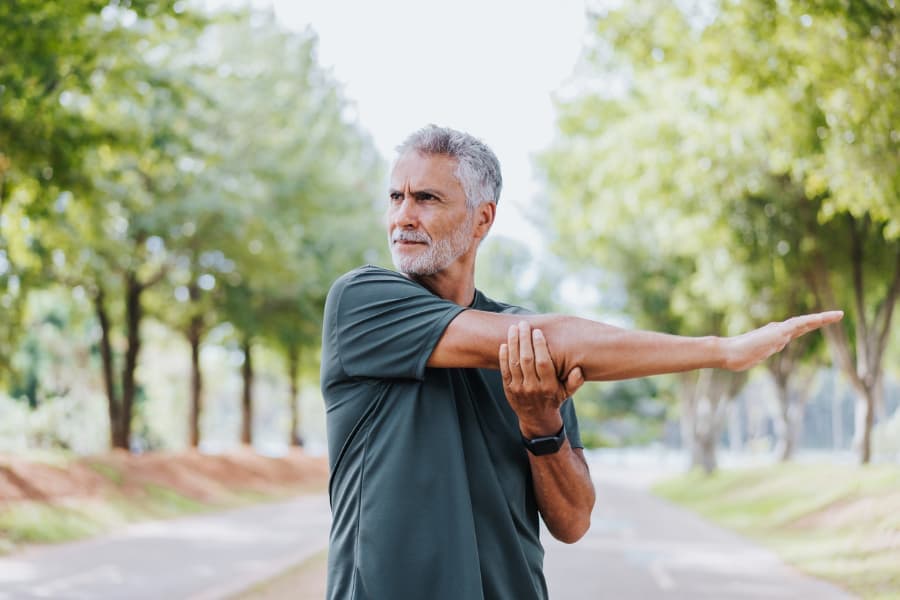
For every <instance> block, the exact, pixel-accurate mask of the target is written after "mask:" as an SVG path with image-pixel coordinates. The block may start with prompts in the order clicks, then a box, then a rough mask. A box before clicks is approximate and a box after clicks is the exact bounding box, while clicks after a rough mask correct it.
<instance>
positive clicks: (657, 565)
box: [0, 464, 852, 600]
mask: <svg viewBox="0 0 900 600" xmlns="http://www.w3.org/2000/svg"><path fill="white" fill-rule="evenodd" d="M592 473H593V475H594V479H595V482H596V485H597V505H596V507H595V510H594V514H593V519H592V526H591V530H590V532H588V534H587V535H586V536H585V538H584V539H582V540H581V541H580V542H578V543H577V544H574V545H565V544H561V543H559V542H556V541H554V540H553V539H552V538H551V537H550V536H549V535H548V534H546V532H544V536H543V539H544V540H545V545H546V550H547V554H546V559H545V570H546V576H547V581H548V585H549V587H550V594H551V598H552V599H553V600H574V599H578V600H583V599H594V598H615V599H631V598H634V599H639V600H653V599H665V600H679V599H692V600H694V599H701V600H702V599H706V598H709V599H716V600H729V599H736V600H744V599H769V598H771V599H783V598H784V599H787V598H801V599H805V598H815V599H816V600H846V599H848V598H852V596H850V595H848V594H846V593H844V592H842V591H841V590H839V589H837V588H835V587H833V586H831V585H828V584H825V583H823V582H820V581H817V580H814V579H811V578H809V577H806V576H804V575H802V574H800V573H798V572H797V571H795V570H793V569H791V568H789V567H786V566H785V565H784V564H783V563H781V561H779V560H778V558H777V557H775V555H773V554H772V553H770V552H768V551H766V550H764V549H762V548H760V547H759V546H757V545H755V544H753V543H751V542H749V541H747V540H745V539H742V538H740V537H739V536H736V535H734V534H731V533H729V532H726V531H723V530H722V529H720V528H718V527H716V526H714V525H712V524H710V523H708V522H706V521H704V520H703V519H701V518H699V517H697V516H695V515H694V514H692V513H690V512H688V511H685V510H682V509H680V508H677V507H675V506H672V505H670V504H668V503H666V502H664V501H662V500H659V499H657V498H655V497H653V496H652V495H651V494H649V493H648V492H647V491H646V487H647V484H648V483H649V482H650V481H652V480H653V479H654V478H655V476H656V473H653V472H650V471H648V470H647V469H642V468H636V467H634V466H630V465H625V466H622V465H619V466H611V465H608V464H592ZM328 524H329V511H328V501H327V498H326V497H325V496H322V495H317V496H306V497H301V498H298V499H295V500H292V501H290V502H283V503H273V504H263V505H258V506H254V507H250V508H244V509H240V510H234V511H228V512H223V513H217V514H213V515H203V516H197V517H189V518H182V519H176V520H171V521H159V522H153V523H144V524H140V525H136V526H132V527H129V528H127V529H126V530H124V531H122V532H120V533H117V534H115V535H111V536H106V537H102V538H97V539H94V540H89V541H84V542H75V543H67V544H60V545H56V546H47V547H34V548H30V549H27V550H26V551H24V552H21V553H19V554H15V555H12V556H7V557H0V600H19V599H23V600H24V599H32V598H65V599H72V600H75V599H91V600H94V599H116V600H118V599H125V598H127V599H129V600H131V599H134V600H140V599H145V598H146V599H153V600H156V599H160V598H165V599H189V600H214V599H218V598H229V597H231V596H233V595H234V594H236V593H237V592H239V591H241V590H243V589H246V588H247V587H249V586H250V585H251V584H253V583H254V582H258V581H264V580H266V579H269V578H272V577H274V576H275V575H277V574H279V573H281V572H283V571H286V570H288V569H289V567H291V566H293V565H296V564H299V563H302V562H303V561H304V560H306V559H307V558H309V557H311V556H313V555H316V554H318V553H319V552H321V550H322V549H324V548H325V547H326V545H327V537H328ZM321 576H322V577H324V573H323V574H322V575H321ZM297 591H299V590H297Z"/></svg>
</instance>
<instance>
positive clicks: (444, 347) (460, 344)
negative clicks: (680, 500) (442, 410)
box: [428, 310, 844, 381]
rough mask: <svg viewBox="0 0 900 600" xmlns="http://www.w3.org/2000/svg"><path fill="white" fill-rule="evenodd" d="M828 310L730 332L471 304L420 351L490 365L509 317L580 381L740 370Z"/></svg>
mask: <svg viewBox="0 0 900 600" xmlns="http://www.w3.org/2000/svg"><path fill="white" fill-rule="evenodd" d="M843 315H844V313H843V312H842V311H829V312H823V313H817V314H811V315H803V316H799V317H794V318H792V319H788V320H786V321H781V322H778V323H769V324H768V325H766V326H765V327H760V328H759V329H754V330H753V331H750V332H747V333H745V334H742V335H738V336H734V337H724V338H720V337H712V336H709V337H685V336H678V335H668V334H664V333H656V332H652V331H633V330H627V329H621V328H619V327H614V326H612V325H607V324H605V323H600V322H597V321H591V320H589V319H581V318H578V317H569V316H565V315H509V314H498V313H489V312H483V311H477V310H467V311H463V312H462V313H460V314H459V315H457V316H456V318H455V319H453V321H451V323H450V325H448V326H447V329H446V330H445V331H444V334H443V336H442V337H441V339H440V341H439V342H438V344H437V346H436V347H435V349H434V351H433V352H432V354H431V357H430V358H429V359H428V366H430V367H444V368H452V367H463V368H467V367H473V368H485V369H498V368H499V358H498V355H497V349H498V348H499V347H500V345H501V344H503V343H505V342H506V341H507V331H508V330H509V327H510V326H512V325H517V324H518V323H519V322H520V321H525V322H527V323H528V324H529V326H530V327H532V328H535V329H538V328H539V329H540V330H541V331H542V332H543V335H544V337H545V339H546V340H547V345H548V347H549V349H550V353H551V355H552V356H553V363H554V365H555V366H556V372H557V375H558V376H559V378H560V379H565V376H566V375H568V374H569V372H571V370H572V369H573V368H574V367H576V366H578V367H581V370H582V372H583V374H584V378H585V379H586V380H588V381H605V380H613V379H630V378H633V377H644V376H647V375H659V374H662V373H677V372H680V371H690V370H693V369H701V368H709V367H713V368H722V369H729V370H733V371H743V370H746V369H749V368H750V367H752V366H754V365H756V364H758V363H760V362H762V361H763V360H765V359H766V358H768V357H769V356H771V355H772V354H774V353H776V352H778V351H780V350H781V349H782V348H784V347H785V346H786V345H787V344H788V342H790V341H791V340H793V339H794V338H797V337H799V336H801V335H803V334H805V333H808V332H810V331H813V330H815V329H818V328H820V327H822V326H824V325H828V324H830V323H835V322H837V321H839V320H840V319H841V317H843Z"/></svg>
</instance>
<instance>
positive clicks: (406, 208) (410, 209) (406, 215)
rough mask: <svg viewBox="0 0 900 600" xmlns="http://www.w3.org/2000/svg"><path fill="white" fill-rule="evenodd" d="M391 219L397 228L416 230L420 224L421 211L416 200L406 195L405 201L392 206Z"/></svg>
mask: <svg viewBox="0 0 900 600" xmlns="http://www.w3.org/2000/svg"><path fill="white" fill-rule="evenodd" d="M391 219H392V220H393V221H394V225H396V226H397V227H403V228H415V227H416V226H417V225H418V224H419V211H418V206H417V204H416V201H415V198H413V197H412V196H411V195H409V194H404V196H403V199H402V200H400V201H399V202H397V203H395V204H394V205H393V206H392V208H391Z"/></svg>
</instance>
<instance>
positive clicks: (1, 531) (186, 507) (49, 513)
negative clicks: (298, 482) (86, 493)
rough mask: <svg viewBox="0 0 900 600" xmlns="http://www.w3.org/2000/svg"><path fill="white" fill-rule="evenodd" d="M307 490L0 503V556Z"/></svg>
mask: <svg viewBox="0 0 900 600" xmlns="http://www.w3.org/2000/svg"><path fill="white" fill-rule="evenodd" d="M110 469H111V468H110ZM111 471H114V469H111ZM311 491H320V490H319V488H314V487H312V486H309V487H308V488H304V489H299V490H286V491H279V492H277V493H271V494H264V493H261V492H255V491H243V490H242V491H238V492H235V493H232V494H230V495H229V496H228V497H227V498H222V499H217V500H215V501H206V502H201V501H198V500H195V499H193V498H189V497H187V496H185V495H183V494H180V493H178V491H176V490H174V489H171V488H168V487H165V486H162V485H157V484H145V485H144V486H143V489H142V491H141V493H115V494H111V495H106V496H104V497H100V498H77V499H67V500H64V501H57V502H42V501H28V502H16V503H13V504H8V505H5V506H4V505H2V504H0V555H2V554H7V553H10V552H12V551H14V550H16V549H17V546H18V545H20V544H29V543H57V542H65V541H72V540H77V539H82V538H87V537H91V536H95V535H99V534H102V533H108V532H110V531H113V530H114V529H116V528H119V527H122V526H124V525H127V524H129V523H136V522H139V521H147V520H152V519H167V518H174V517H179V516H184V515H190V514H197V513H202V512H210V511H214V510H223V509H229V508H238V507H241V506H247V505H250V504H255V503H258V502H266V501H275V500H281V499H284V498H287V497H290V496H293V495H296V494H297V493H309V492H311Z"/></svg>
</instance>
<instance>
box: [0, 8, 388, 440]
mask: <svg viewBox="0 0 900 600" xmlns="http://www.w3.org/2000/svg"><path fill="white" fill-rule="evenodd" d="M184 8H185V5H184V3H182V2H174V0H157V1H151V0H133V1H131V2H128V3H118V2H112V3H107V2H97V1H88V0H79V1H76V2H69V3H44V2H31V1H24V0H16V1H14V2H13V3H12V4H9V3H6V4H4V6H3V7H0V37H2V38H3V39H4V45H5V47H4V49H5V50H9V52H6V53H4V54H3V56H0V307H2V310H3V312H4V316H5V317H6V318H5V319H3V320H2V322H0V384H3V383H10V381H3V378H6V379H7V380H10V377H11V376H12V380H11V384H12V386H13V391H14V392H15V393H16V395H24V396H26V397H27V398H29V400H30V402H31V403H32V405H36V404H37V403H38V402H39V401H40V398H41V397H42V394H44V390H43V389H42V385H43V384H42V381H41V373H43V372H45V371H47V369H49V368H51V366H52V364H55V363H56V362H57V359H58V356H56V355H55V354H53V353H52V352H48V350H47V348H46V347H45V345H44V342H43V341H41V340H39V339H38V338H37V337H36V333H35V332H32V331H29V332H27V333H25V334H24V337H23V333H24V330H23V327H22V325H23V324H24V323H26V322H27V320H28V319H29V314H28V310H29V304H30V300H29V296H30V294H31V293H32V292H33V291H34V290H37V289H41V288H45V287H48V286H50V285H52V284H54V283H61V284H63V285H64V286H67V287H70V288H71V289H72V290H73V292H74V295H75V296H76V299H82V300H85V301H87V302H89V303H90V304H91V305H92V309H93V312H95V313H96V315H95V318H97V319H100V312H101V309H102V311H103V312H105V313H106V319H107V320H108V322H107V323H106V324H105V325H104V328H105V333H106V334H107V335H108V339H109V343H110V348H111V351H112V357H111V360H110V361H109V363H108V366H109V367H110V368H109V373H110V375H107V374H104V378H105V379H106V380H107V383H108V387H109V390H110V391H109V396H110V398H109V401H110V403H111V404H113V405H119V404H120V403H122V401H121V400H120V398H122V397H124V395H125V394H124V390H125V389H126V388H134V389H136V394H135V397H136V399H137V400H139V399H140V397H141V394H140V392H141V390H140V382H138V385H137V386H132V385H131V384H130V381H129V380H130V378H131V377H132V375H133V374H134V372H135V369H136V365H137V363H138V362H139V359H138V358H137V356H138V353H139V351H140V342H141V333H140V322H141V320H142V318H143V317H144V316H145V315H146V314H149V315H150V316H153V317H155V318H157V319H159V320H161V321H163V322H165V323H167V324H168V325H170V326H171V327H173V328H174V329H176V330H178V331H180V332H182V333H184V334H185V335H189V336H199V337H200V338H202V336H203V335H204V334H205V332H206V331H208V330H209V329H210V328H212V327H214V326H216V325H218V324H222V323H228V324H229V326H231V327H232V328H233V330H235V331H236V332H239V333H240V335H241V336H242V337H250V338H255V339H257V340H261V341H264V342H265V343H267V344H271V345H273V346H275V347H277V348H280V349H282V350H283V351H285V352H296V351H297V350H298V349H299V348H315V347H316V346H317V345H318V340H319V336H320V334H319V319H320V315H321V312H322V307H323V304H324V298H325V294H326V292H327V289H328V287H329V285H330V283H331V282H332V281H333V280H334V279H335V278H336V277H337V276H338V275H339V274H341V273H342V272H344V271H346V270H348V269H350V268H352V267H355V266H357V265H359V264H361V263H363V262H377V261H378V260H379V259H380V258H381V257H382V256H383V253H384V250H380V251H379V250H375V249H376V248H383V246H384V244H383V241H382V240H381V239H380V238H381V236H376V235H375V231H374V228H372V227H371V224H372V223H373V222H376V220H377V213H378V208H377V206H376V201H375V199H376V198H377V197H378V196H379V195H380V194H379V193H378V192H377V191H376V189H375V188H374V187H373V186H375V185H377V182H378V181H379V180H380V177H381V172H382V170H383V164H382V161H381V158H380V157H379V156H378V154H377V152H376V151H375V149H374V145H373V144H372V142H371V140H370V139H369V138H368V136H367V135H366V134H365V133H363V132H362V131H361V130H360V129H359V127H358V126H357V125H356V124H355V123H354V122H352V121H351V120H350V119H349V118H348V117H347V114H348V110H347V109H348V103H347V101H346V100H345V99H344V98H343V97H342V92H341V89H340V87H339V86H338V84H337V83H336V82H335V81H334V79H333V78H332V77H331V75H330V74H329V73H328V72H326V71H325V70H324V69H322V68H321V67H319V65H318V64H317V60H316V38H315V35H314V34H313V33H312V32H311V31H304V32H300V33H291V32H287V31H284V30H282V29H280V28H279V27H278V25H277V24H276V23H275V22H274V17H273V16H272V15H271V14H263V13H253V12H233V13H227V14H220V15H216V16H213V17H207V16H201V15H198V14H196V13H192V12H191V11H187V10H184ZM7 44H8V46H7ZM12 57H15V59H14V60H11V58H12ZM76 301H77V300H76ZM101 322H102V319H101ZM135 323H136V325H135ZM90 324H91V325H93V323H90ZM42 326H43V325H42ZM65 328H66V332H67V333H68V334H70V335H71V334H74V333H75V328H73V327H72V324H71V323H66V324H65ZM94 352H95V353H94V354H93V355H92V358H91V365H90V366H91V367H92V368H97V369H99V367H100V364H101V363H100V360H99V358H100V354H102V353H100V352H99V351H97V350H96V349H94ZM14 356H15V357H17V358H16V359H15V361H14V360H13V357H14ZM51 363H52V364H51ZM10 366H12V370H13V372H11V371H10ZM43 387H44V388H46V386H43ZM44 395H46V394H44ZM120 412H121V411H120ZM127 413H128V411H127V410H125V411H124V412H123V413H122V414H123V417H124V420H125V421H130V419H129V415H128V414H127ZM138 416H139V415H138ZM126 425H127V424H126Z"/></svg>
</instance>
